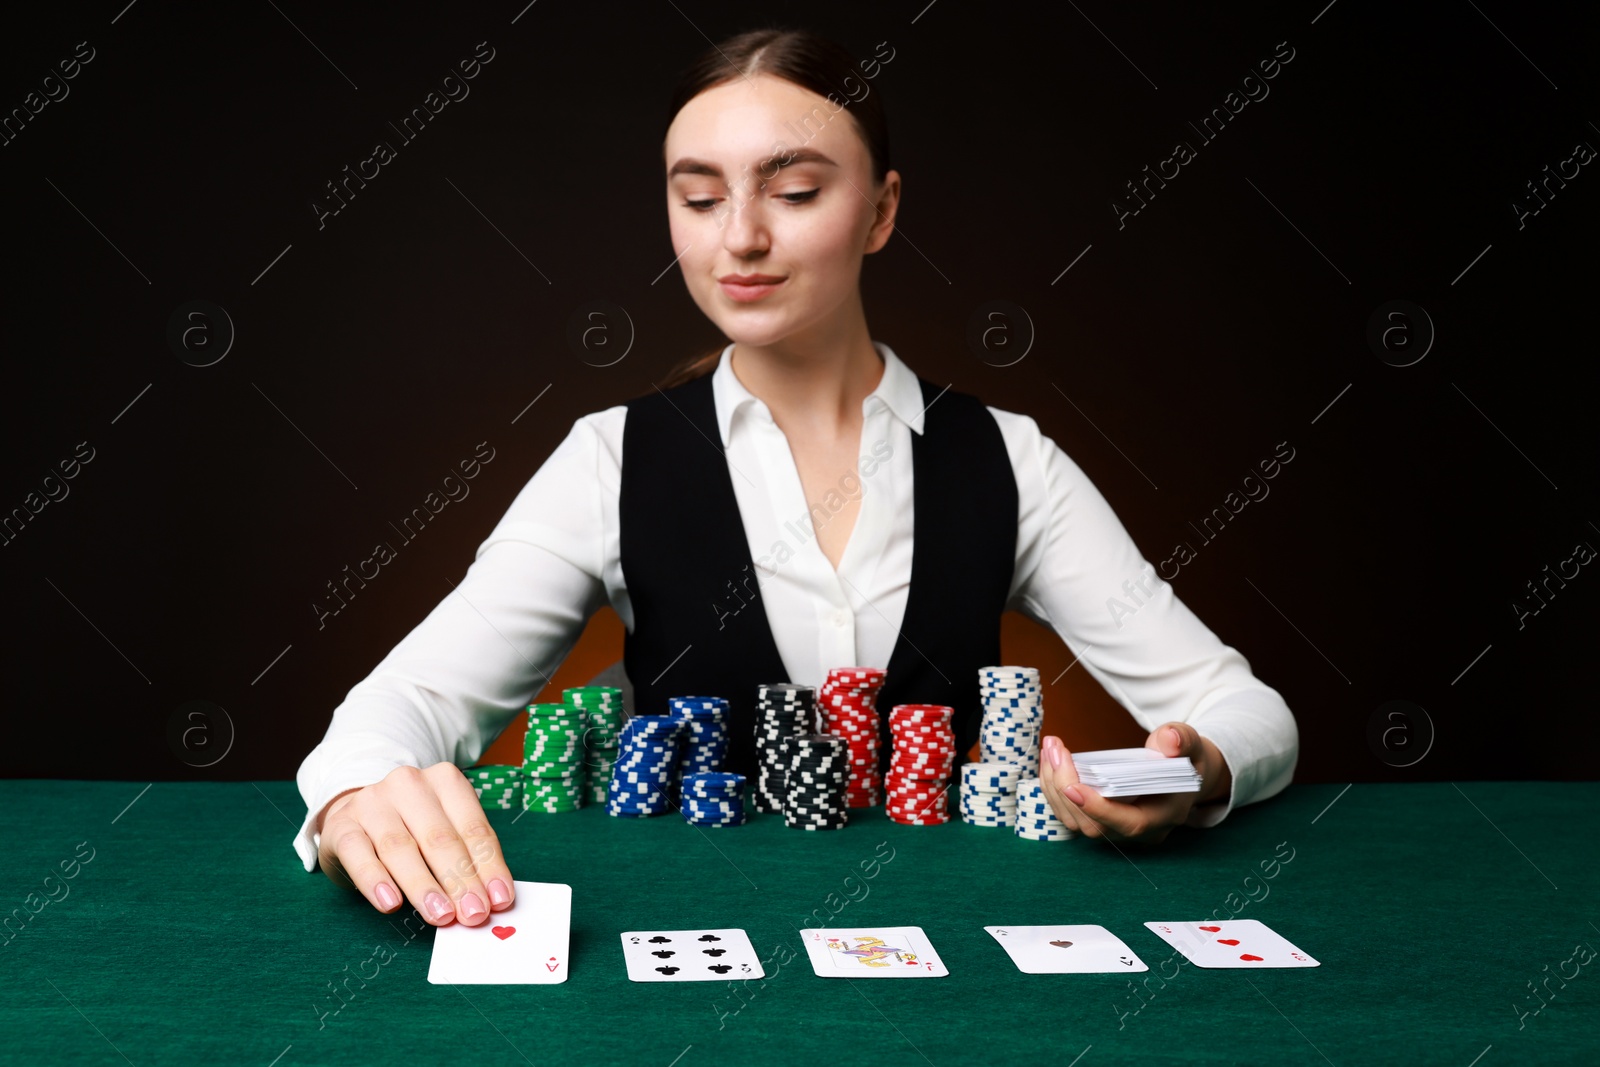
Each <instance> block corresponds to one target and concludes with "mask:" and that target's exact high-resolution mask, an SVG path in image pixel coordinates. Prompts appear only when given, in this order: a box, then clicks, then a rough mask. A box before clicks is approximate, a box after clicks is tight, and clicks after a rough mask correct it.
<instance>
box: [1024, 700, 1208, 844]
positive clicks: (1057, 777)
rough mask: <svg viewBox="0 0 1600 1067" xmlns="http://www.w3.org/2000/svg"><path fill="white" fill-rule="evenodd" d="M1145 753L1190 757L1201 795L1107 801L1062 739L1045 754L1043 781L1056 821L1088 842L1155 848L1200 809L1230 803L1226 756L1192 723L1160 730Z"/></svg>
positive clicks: (1052, 741)
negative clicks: (1082, 777) (1087, 781)
mask: <svg viewBox="0 0 1600 1067" xmlns="http://www.w3.org/2000/svg"><path fill="white" fill-rule="evenodd" d="M1144 747H1145V748H1153V749H1155V750H1156V751H1157V752H1160V753H1161V754H1162V755H1163V756H1188V757H1189V759H1190V761H1191V762H1193V763H1194V768H1195V770H1196V771H1198V772H1199V773H1200V778H1201V785H1200V791H1199V792H1198V793H1159V794H1153V795H1150V796H1143V797H1130V798H1127V799H1125V800H1112V799H1108V798H1106V797H1103V796H1101V795H1100V793H1099V792H1098V791H1097V790H1095V789H1094V788H1093V787H1091V786H1087V785H1084V784H1083V783H1081V782H1079V781H1078V773H1077V769H1076V768H1075V767H1074V766H1073V765H1072V753H1071V752H1069V751H1067V747H1066V745H1064V744H1062V742H1061V739H1060V738H1059V737H1055V736H1047V737H1046V738H1045V739H1044V743H1043V745H1042V747H1041V750H1040V759H1039V781H1040V784H1041V785H1043V787H1044V795H1045V798H1046V799H1048V800H1049V801H1050V807H1051V808H1052V809H1053V810H1054V811H1055V813H1056V818H1058V819H1060V820H1061V821H1062V822H1063V823H1065V824H1066V826H1067V828H1068V829H1069V830H1076V831H1078V832H1079V833H1080V834H1082V835H1083V836H1085V837H1104V838H1106V839H1108V840H1111V841H1139V842H1149V843H1151V844H1156V843H1159V842H1161V841H1164V840H1166V836H1167V834H1168V833H1170V832H1171V831H1172V828H1173V827H1174V826H1181V825H1182V824H1183V822H1184V821H1185V820H1186V819H1188V817H1189V812H1190V810H1191V809H1192V808H1193V807H1194V806H1195V805H1196V804H1204V803H1206V802H1207V801H1211V800H1215V799H1217V798H1218V797H1226V796H1227V795H1228V792H1229V790H1231V789H1232V788H1233V777H1232V774H1231V773H1230V772H1229V770H1228V764H1227V761H1226V760H1224V759H1223V758H1222V753H1221V751H1220V750H1218V748H1217V746H1216V745H1214V744H1212V743H1211V742H1210V741H1209V740H1207V739H1206V738H1204V737H1201V736H1200V732H1199V731H1198V730H1196V729H1195V728H1194V727H1193V726H1190V725H1189V724H1188V723H1184V722H1169V723H1166V724H1164V725H1162V726H1158V727H1156V728H1155V729H1154V730H1152V731H1151V732H1150V736H1149V737H1148V738H1146V739H1145V743H1144Z"/></svg>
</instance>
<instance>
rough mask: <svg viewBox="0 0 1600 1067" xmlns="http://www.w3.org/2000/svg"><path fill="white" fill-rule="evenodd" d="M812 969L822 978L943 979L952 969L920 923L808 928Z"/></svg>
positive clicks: (806, 942) (808, 947)
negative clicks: (935, 948) (916, 924)
mask: <svg viewBox="0 0 1600 1067" xmlns="http://www.w3.org/2000/svg"><path fill="white" fill-rule="evenodd" d="M803 936H804V939H805V944H806V954H807V955H808V956H809V957H810V958H811V969H812V970H814V971H816V972H817V974H818V975H819V976H821V977H823V978H943V977H944V976H945V975H947V974H949V973H950V972H949V971H948V970H946V969H945V965H944V961H942V960H941V959H939V954H938V953H937V952H935V951H933V946H932V945H931V944H929V943H928V935H927V934H925V933H923V932H922V927H920V926H880V927H857V928H855V929H850V930H807V931H806V932H805V934H804V935H803Z"/></svg>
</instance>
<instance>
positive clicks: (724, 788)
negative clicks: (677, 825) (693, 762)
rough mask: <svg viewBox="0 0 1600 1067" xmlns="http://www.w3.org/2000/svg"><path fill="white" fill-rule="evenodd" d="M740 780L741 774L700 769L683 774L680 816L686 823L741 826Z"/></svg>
mask: <svg viewBox="0 0 1600 1067" xmlns="http://www.w3.org/2000/svg"><path fill="white" fill-rule="evenodd" d="M744 782H745V778H744V775H742V774H721V773H718V772H716V771H700V772H698V773H694V774H687V775H684V777H683V781H682V791H683V799H682V802H681V808H682V811H683V818H684V820H685V821H686V822H688V824H689V825H690V826H743V825H744V822H745V813H744Z"/></svg>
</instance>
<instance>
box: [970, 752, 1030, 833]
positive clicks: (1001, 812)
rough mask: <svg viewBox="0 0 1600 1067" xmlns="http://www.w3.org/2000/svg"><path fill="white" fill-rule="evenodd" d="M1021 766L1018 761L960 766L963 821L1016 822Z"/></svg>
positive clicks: (1007, 824)
mask: <svg viewBox="0 0 1600 1067" xmlns="http://www.w3.org/2000/svg"><path fill="white" fill-rule="evenodd" d="M1021 782H1022V768H1021V767H1019V766H1018V765H1017V764H1015V763H968V764H966V765H965V766H963V767H962V768H961V821H962V822H967V823H971V824H972V825H973V826H1005V827H1014V826H1016V825H1017V788H1018V786H1019V785H1020V784H1021Z"/></svg>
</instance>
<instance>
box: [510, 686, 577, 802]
mask: <svg viewBox="0 0 1600 1067" xmlns="http://www.w3.org/2000/svg"><path fill="white" fill-rule="evenodd" d="M523 753H524V757H525V758H524V759H523V761H522V808H523V810H524V811H542V812H547V813H554V812H558V811H577V810H578V809H579V808H581V807H583V797H584V775H583V711H582V710H581V709H579V708H576V707H573V706H572V705H571V704H529V705H528V734H527V737H526V738H525V740H524V742H523Z"/></svg>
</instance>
